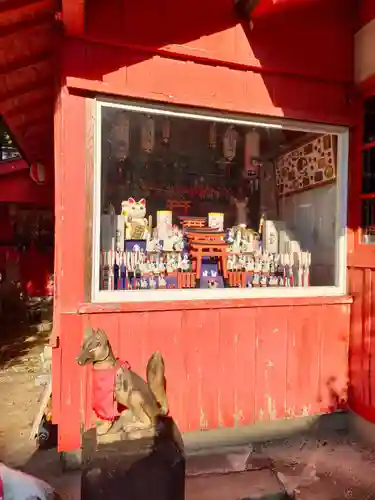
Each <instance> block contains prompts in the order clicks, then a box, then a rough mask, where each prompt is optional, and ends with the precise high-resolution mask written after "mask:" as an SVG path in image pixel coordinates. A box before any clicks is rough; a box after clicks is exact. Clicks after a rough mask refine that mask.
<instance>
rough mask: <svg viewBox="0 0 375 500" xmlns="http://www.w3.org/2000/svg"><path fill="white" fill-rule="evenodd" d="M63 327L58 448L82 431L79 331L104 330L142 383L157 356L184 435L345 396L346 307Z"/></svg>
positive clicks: (73, 443) (321, 406)
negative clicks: (161, 360) (150, 360)
mask: <svg viewBox="0 0 375 500" xmlns="http://www.w3.org/2000/svg"><path fill="white" fill-rule="evenodd" d="M192 307H194V304H192ZM62 325H63V328H64V331H66V334H65V335H64V336H63V337H62V339H61V352H62V367H63V377H62V387H61V394H62V398H63V408H62V411H63V414H64V418H63V419H60V421H59V434H60V449H69V448H70V447H77V446H79V438H80V422H83V421H84V422H85V424H86V426H89V425H90V420H91V413H92V412H91V403H90V401H91V399H90V398H91V397H90V372H89V371H88V370H85V369H83V368H80V367H79V366H78V365H77V364H76V363H75V356H76V355H77V353H78V351H79V347H80V343H81V339H82V334H83V329H84V328H85V327H94V328H98V327H101V328H103V329H104V330H105V331H106V332H107V334H108V336H109V338H110V341H111V343H112V345H113V348H114V352H115V354H116V355H117V356H118V357H120V358H121V359H123V360H127V361H129V363H130V365H131V366H132V368H133V369H134V370H136V371H137V372H139V373H140V374H142V375H143V376H144V375H145V367H146V363H147V361H148V358H149V356H150V355H151V353H152V352H153V351H154V350H159V351H161V352H162V354H163V356H164V358H165V363H166V378H167V392H168V398H169V402H170V411H171V414H172V416H173V417H174V418H175V420H176V423H177V424H178V426H179V428H180V429H181V430H182V431H194V430H199V429H202V430H206V429H216V428H220V427H235V426H244V425H249V424H253V423H255V422H260V421H270V420H275V419H278V418H284V417H298V416H303V415H305V416H306V415H314V414H318V413H321V412H326V411H331V410H333V409H335V408H336V404H337V403H336V401H335V398H334V396H333V394H332V392H331V389H330V386H331V385H332V386H333V388H334V390H335V391H336V393H337V394H339V395H340V397H344V398H345V393H346V387H347V377H348V373H347V371H348V339H349V325H350V304H348V303H343V304H340V303H337V304H326V305H310V306H308V305H303V306H293V305H290V306H288V307H254V308H251V307H249V308H233V309H231V308H228V309H211V310H210V309H202V310H194V309H192V310H183V311H181V310H174V311H169V312H166V311H153V312H135V313H132V312H129V313H125V312H122V313H113V312H109V313H106V312H104V313H96V314H80V315H70V314H67V315H63V316H62ZM78 333H80V334H78Z"/></svg>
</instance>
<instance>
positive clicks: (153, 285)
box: [149, 274, 157, 290]
mask: <svg viewBox="0 0 375 500" xmlns="http://www.w3.org/2000/svg"><path fill="white" fill-rule="evenodd" d="M149 285H150V288H151V289H152V290H155V288H157V283H156V278H155V276H154V275H153V274H152V275H151V276H150V280H149Z"/></svg>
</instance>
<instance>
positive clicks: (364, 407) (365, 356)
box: [349, 265, 375, 423]
mask: <svg viewBox="0 0 375 500" xmlns="http://www.w3.org/2000/svg"><path fill="white" fill-rule="evenodd" d="M349 285H350V292H351V294H352V295H353V298H354V301H353V305H352V314H351V326H350V363H349V367H350V406H351V408H352V409H353V410H354V411H356V412H357V413H359V414H360V415H362V416H363V417H365V418H367V419H368V420H370V421H372V422H374V423H375V377H374V373H375V320H374V318H375V266H374V265H372V266H366V265H364V266H363V267H351V268H349Z"/></svg>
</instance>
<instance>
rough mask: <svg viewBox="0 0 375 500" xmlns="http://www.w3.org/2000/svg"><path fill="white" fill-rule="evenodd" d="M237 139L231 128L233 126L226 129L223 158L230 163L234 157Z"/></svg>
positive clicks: (234, 130)
mask: <svg viewBox="0 0 375 500" xmlns="http://www.w3.org/2000/svg"><path fill="white" fill-rule="evenodd" d="M237 137H238V134H237V131H236V129H235V128H234V127H233V125H230V126H229V127H228V128H227V130H226V132H225V134H224V139H223V152H224V157H225V159H226V160H228V161H232V160H233V158H234V157H235V156H236V145H237Z"/></svg>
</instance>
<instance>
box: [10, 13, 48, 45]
mask: <svg viewBox="0 0 375 500" xmlns="http://www.w3.org/2000/svg"><path fill="white" fill-rule="evenodd" d="M54 22H55V18H54V14H53V12H51V11H48V10H47V11H46V10H45V11H40V12H39V13H38V14H35V15H34V16H31V17H27V18H26V19H21V20H19V21H16V22H14V23H4V24H5V26H2V24H3V22H2V19H1V14H0V28H1V36H2V38H5V37H8V36H11V35H15V36H19V33H20V32H21V31H25V30H28V29H33V28H38V27H40V26H43V25H53V24H54Z"/></svg>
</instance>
